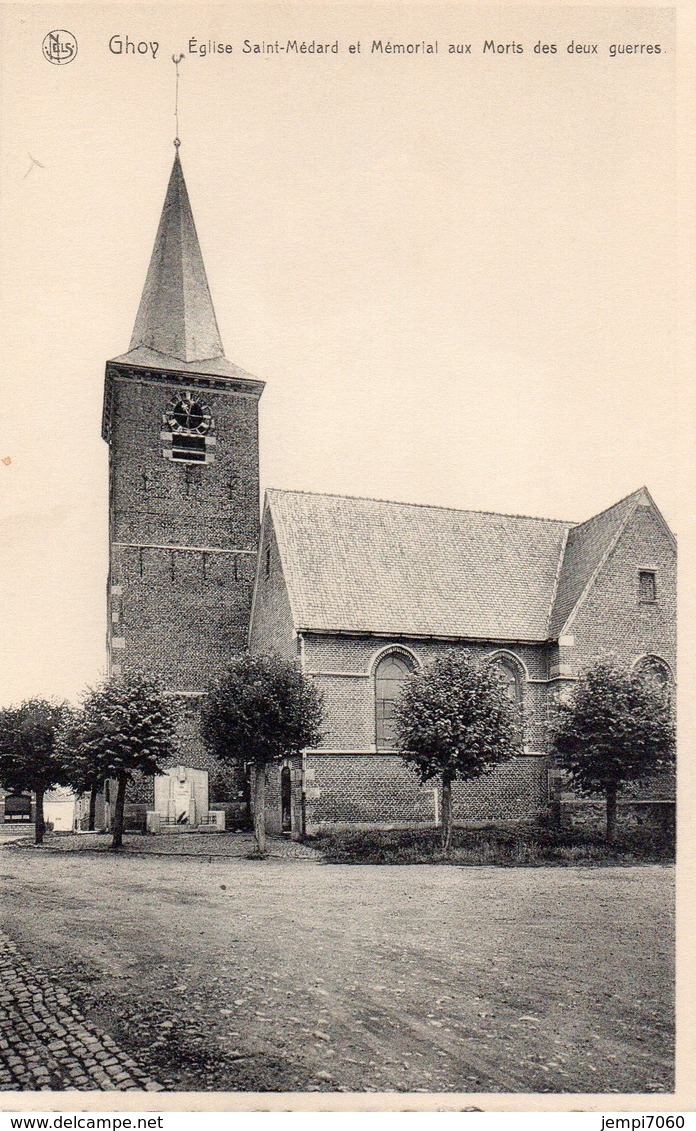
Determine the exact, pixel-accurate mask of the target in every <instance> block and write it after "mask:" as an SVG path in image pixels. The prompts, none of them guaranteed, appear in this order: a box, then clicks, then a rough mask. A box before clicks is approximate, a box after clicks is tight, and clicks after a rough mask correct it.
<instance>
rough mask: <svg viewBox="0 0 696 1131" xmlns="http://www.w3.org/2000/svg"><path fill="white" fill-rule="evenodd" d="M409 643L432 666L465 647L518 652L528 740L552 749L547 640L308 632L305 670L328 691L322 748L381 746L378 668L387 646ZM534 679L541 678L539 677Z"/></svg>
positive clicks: (477, 652)
mask: <svg viewBox="0 0 696 1131" xmlns="http://www.w3.org/2000/svg"><path fill="white" fill-rule="evenodd" d="M392 646H396V647H406V649H407V651H408V652H409V653H410V654H411V655H412V656H413V657H415V659H416V661H417V663H418V664H419V665H421V666H426V665H427V664H428V663H430V662H431V661H432V660H433V659H434V658H435V657H436V656H438V655H442V654H443V653H444V652H446V651H449V650H451V649H452V648H454V650H455V651H456V650H461V651H466V652H469V653H473V654H474V655H476V656H479V657H485V656H488V655H492V654H494V653H498V652H500V651H504V652H505V653H506V654H508V655H512V656H514V657H516V658H517V659H518V660H519V661H521V664H522V665H523V670H526V673H527V675H528V677H529V679H528V680H527V679H525V681H524V685H523V709H524V739H523V741H524V744H525V745H526V746H528V747H529V748H530V749H531V750H535V751H544V750H545V749H546V746H545V742H546V737H547V736H546V723H547V716H546V683H545V682H544V681H545V679H546V673H547V661H546V652H545V647H544V645H538V646H534V645H510V646H508V647H506V648H505V649H501V648H500V647H498V646H494V645H485V644H478V643H475V642H465V643H462V644H458V645H452V644H446V643H438V642H433V641H419V640H410V641H407V642H401V643H397V642H396V641H392V640H390V639H389V638H387V637H383V638H372V637H369V638H368V637H365V638H358V637H341V636H319V635H317V634H307V635H306V636H305V670H306V671H307V672H308V673H311V674H312V675H313V676H314V678H315V679H316V681H317V683H318V685H319V687H320V688H321V690H322V692H323V694H324V702H325V709H326V722H325V728H324V729H325V731H326V734H325V737H324V739H323V741H322V743H321V746H320V749H324V750H364V751H374V750H375V684H374V668H375V664H376V663H377V661H378V659H379V657H380V655H381V654H382V653H383V652H384V650H385V649H386V648H389V647H392ZM534 680H539V681H541V682H537V683H535V682H534Z"/></svg>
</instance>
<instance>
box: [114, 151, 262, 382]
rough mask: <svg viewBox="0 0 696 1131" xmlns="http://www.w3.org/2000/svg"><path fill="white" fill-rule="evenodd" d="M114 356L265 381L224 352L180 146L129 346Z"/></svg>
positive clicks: (149, 365) (147, 364)
mask: <svg viewBox="0 0 696 1131" xmlns="http://www.w3.org/2000/svg"><path fill="white" fill-rule="evenodd" d="M112 360H113V361H117V362H124V363H127V364H129V365H137V366H144V367H146V368H148V369H169V370H172V369H173V370H180V371H181V370H183V371H184V372H187V373H207V374H213V375H215V376H221V377H234V378H242V379H244V380H251V381H254V382H256V384H257V385H258V386H260V387H263V386H262V382H259V381H258V380H257V378H255V377H254V376H253V374H251V373H247V372H246V370H244V369H241V368H240V367H239V366H238V365H235V364H234V363H233V362H231V361H228V360H227V358H226V357H225V351H224V349H223V347H222V341H221V339H220V331H219V330H218V324H217V319H216V317H215V310H214V309H213V300H212V298H211V297H210V288H209V286H208V279H207V277H206V273H205V267H204V265H203V256H202V254H201V246H200V243H199V242H198V233H197V232H196V225H195V223H194V220H193V213H192V211H191V202H190V201H189V195H188V191H187V189H186V182H185V180H184V172H183V169H182V168H181V160H180V158H179V150H178V148H177V151H176V156H175V157H174V165H173V167H172V172H171V176H170V178H169V185H168V186H167V195H166V196H165V199H164V207H163V209H162V216H161V218H160V222H159V227H158V229H157V235H156V237H155V246H154V248H153V249H152V256H151V257H150V266H149V268H148V272H147V277H146V279H145V287H144V289H143V294H142V298H141V299H140V306H139V308H138V314H137V317H136V319H135V327H134V329H133V336H132V338H131V343H130V347H129V349H128V353H124V354H122V355H121V356H120V357H115V358H113V359H112Z"/></svg>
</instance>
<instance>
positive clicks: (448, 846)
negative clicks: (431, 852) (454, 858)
mask: <svg viewBox="0 0 696 1131" xmlns="http://www.w3.org/2000/svg"><path fill="white" fill-rule="evenodd" d="M451 850H452V778H451V777H450V776H449V774H443V775H442V851H443V853H444V855H445V856H449V854H450V852H451Z"/></svg>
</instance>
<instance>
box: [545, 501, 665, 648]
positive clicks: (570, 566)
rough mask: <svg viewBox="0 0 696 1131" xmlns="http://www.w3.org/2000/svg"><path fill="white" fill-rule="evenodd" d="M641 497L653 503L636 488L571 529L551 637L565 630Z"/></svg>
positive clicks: (550, 628)
mask: <svg viewBox="0 0 696 1131" xmlns="http://www.w3.org/2000/svg"><path fill="white" fill-rule="evenodd" d="M641 498H645V501H647V502H648V503H649V502H650V499H649V497H648V496H647V495H646V493H645V491H644V490H643V489H641V490H639V491H634V492H633V494H632V495H627V496H626V498H625V499H621V500H620V501H619V502H618V503H614V506H613V507H609V509H608V510H605V511H602V513H601V514H596V515H594V517H593V518H589V519H588V520H587V522H582V523H580V525H579V526H574V527H573V528H572V529H571V530H570V532H569V534H568V543H567V545H566V551H565V554H564V555H563V567H562V569H561V573H560V577H559V579H558V590H557V592H556V599H555V601H554V606H553V612H552V615H551V622H550V625H549V635H550V636H551V637H555V636H556V635H558V633H560V632H562V630H563V626H564V625H565V623H566V621H567V620H568V617H569V616H570V614H571V613H572V611H573V609H574V608H575V606H576V604H577V602H578V601H579V599H580V597H581V596H582V594H583V592H584V590H585V588H586V587H587V585H588V584H589V582H590V581H591V580H592V577H593V575H594V572H595V570H596V569H597V567H598V566H599V565H600V563H601V562H602V560H603V558H604V557H605V555H606V554H607V553H608V551H609V550H610V548H611V546H612V544H613V542H614V539H615V538H616V536H617V534H618V533H619V531H620V530H621V528H622V527H623V525H624V523H625V521H626V519H627V518H628V516H629V514H630V513H631V512H632V511H633V509H634V508H635V506H636V505H637V503H638V502H639V501H640V500H641Z"/></svg>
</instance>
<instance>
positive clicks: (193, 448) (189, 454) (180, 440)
mask: <svg viewBox="0 0 696 1131" xmlns="http://www.w3.org/2000/svg"><path fill="white" fill-rule="evenodd" d="M172 459H184V460H188V461H193V462H194V463H204V462H205V438H204V437H203V436H184V435H181V434H180V433H177V432H174V433H173V435H172Z"/></svg>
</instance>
